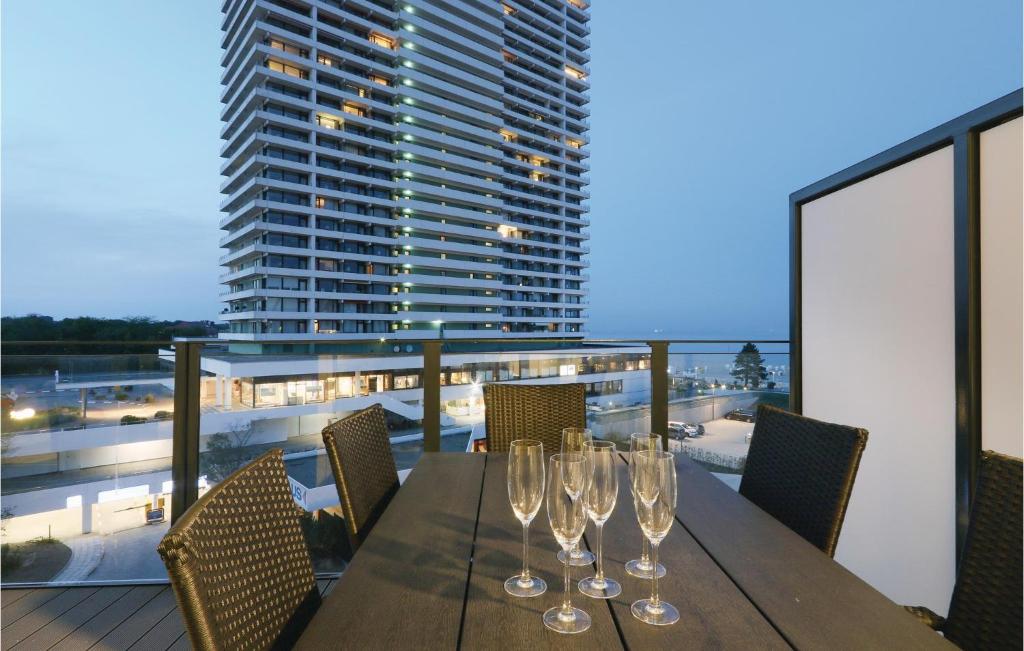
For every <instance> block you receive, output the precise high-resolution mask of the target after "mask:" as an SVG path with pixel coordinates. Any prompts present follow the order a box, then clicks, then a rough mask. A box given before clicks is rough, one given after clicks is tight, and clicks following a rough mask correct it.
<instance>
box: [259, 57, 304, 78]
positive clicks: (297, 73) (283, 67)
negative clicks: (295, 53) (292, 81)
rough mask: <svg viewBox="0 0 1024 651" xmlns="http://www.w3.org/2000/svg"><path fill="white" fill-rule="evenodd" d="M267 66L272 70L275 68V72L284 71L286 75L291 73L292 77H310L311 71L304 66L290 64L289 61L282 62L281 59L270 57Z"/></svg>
mask: <svg viewBox="0 0 1024 651" xmlns="http://www.w3.org/2000/svg"><path fill="white" fill-rule="evenodd" d="M267 67H268V68H270V69H271V70H273V71H274V72H282V73H284V74H286V75H289V76H291V77H298V78H299V79H309V73H308V72H306V71H305V70H303V69H302V68H296V67H295V66H290V65H288V64H287V63H281V62H280V61H275V60H273V59H268V60H267Z"/></svg>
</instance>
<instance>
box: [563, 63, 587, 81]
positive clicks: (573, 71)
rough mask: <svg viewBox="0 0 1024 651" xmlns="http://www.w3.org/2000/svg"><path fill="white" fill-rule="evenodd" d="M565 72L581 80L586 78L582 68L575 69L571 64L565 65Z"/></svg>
mask: <svg viewBox="0 0 1024 651" xmlns="http://www.w3.org/2000/svg"><path fill="white" fill-rule="evenodd" d="M565 74H567V75H569V76H570V77H572V78H573V79H579V80H581V81H582V80H584V79H586V78H587V75H586V73H585V72H583V71H582V70H577V69H576V68H573V67H571V66H565Z"/></svg>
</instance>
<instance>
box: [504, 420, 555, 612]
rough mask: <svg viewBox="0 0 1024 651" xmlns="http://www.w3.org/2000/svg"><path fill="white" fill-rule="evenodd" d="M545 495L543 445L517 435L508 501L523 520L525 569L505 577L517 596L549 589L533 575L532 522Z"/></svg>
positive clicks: (511, 456) (512, 450) (508, 588)
mask: <svg viewBox="0 0 1024 651" xmlns="http://www.w3.org/2000/svg"><path fill="white" fill-rule="evenodd" d="M543 499H544V445H543V444H542V443H541V442H540V441H535V440H533V439H516V440H515V441H512V445H511V447H510V448H509V451H508V501H509V502H510V503H511V504H512V511H513V512H514V513H515V514H516V517H517V518H519V521H520V522H522V523H523V571H522V573H520V574H517V575H515V576H513V577H510V578H509V579H508V580H507V581H505V592H507V593H509V594H510V595H512V596H514V597H536V596H537V595H541V594H544V592H545V591H546V590H547V589H548V586H547V584H546V583H545V582H544V579H541V578H540V577H536V576H531V575H530V565H529V558H530V554H529V552H530V543H529V531H530V523H531V522H533V519H534V518H535V517H537V511H539V510H540V504H541V501H542V500H543Z"/></svg>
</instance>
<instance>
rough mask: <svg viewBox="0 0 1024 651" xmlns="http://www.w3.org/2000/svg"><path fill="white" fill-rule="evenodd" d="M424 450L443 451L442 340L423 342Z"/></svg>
mask: <svg viewBox="0 0 1024 651" xmlns="http://www.w3.org/2000/svg"><path fill="white" fill-rule="evenodd" d="M423 451H424V452H440V451H441V342H440V341H426V342H424V343H423Z"/></svg>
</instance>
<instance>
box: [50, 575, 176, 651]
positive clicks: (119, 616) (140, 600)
mask: <svg viewBox="0 0 1024 651" xmlns="http://www.w3.org/2000/svg"><path fill="white" fill-rule="evenodd" d="M166 589H167V586H164V585H140V586H136V587H134V588H132V589H131V590H129V591H128V592H126V593H125V594H123V595H121V597H120V598H118V599H117V601H115V602H113V603H112V604H110V605H109V606H107V607H106V608H104V609H103V610H101V611H100V612H99V613H98V614H96V616H94V617H93V618H92V619H90V620H88V621H87V622H85V623H84V624H82V625H81V626H80V627H79V628H78V629H77V630H75V631H74V632H73V633H72V634H71V635H69V636H67V637H66V638H64V639H63V640H61V641H60V642H58V643H57V644H55V645H54V646H53V647H52V648H54V649H60V650H61V651H82V650H84V649H88V648H91V647H92V646H93V645H94V644H96V643H97V642H99V641H100V640H101V639H102V638H103V637H104V636H105V635H106V634H107V633H109V632H110V631H112V630H114V629H115V628H116V627H117V626H118V625H120V624H121V623H122V622H124V621H125V620H126V619H128V618H129V617H131V616H132V615H134V614H135V613H136V612H137V611H138V610H139V609H140V608H142V607H143V606H145V605H146V604H147V603H149V601H150V600H151V599H153V598H154V597H156V595H158V594H160V593H161V592H163V591H164V590H166Z"/></svg>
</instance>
